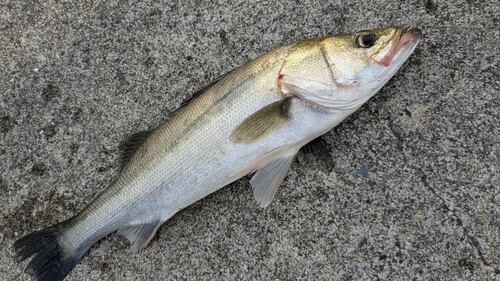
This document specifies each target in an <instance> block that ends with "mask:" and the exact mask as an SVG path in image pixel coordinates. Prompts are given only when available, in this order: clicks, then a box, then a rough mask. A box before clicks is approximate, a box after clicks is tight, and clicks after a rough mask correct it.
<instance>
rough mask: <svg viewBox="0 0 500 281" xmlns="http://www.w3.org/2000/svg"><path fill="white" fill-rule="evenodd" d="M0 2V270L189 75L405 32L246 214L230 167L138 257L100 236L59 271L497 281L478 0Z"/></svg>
mask: <svg viewBox="0 0 500 281" xmlns="http://www.w3.org/2000/svg"><path fill="white" fill-rule="evenodd" d="M254 2H256V3H255V4H250V3H247V2H244V1H144V2H143V1H132V0H130V1H100V2H95V3H94V2H89V1H53V0H48V1H8V0H4V1H1V4H0V138H1V139H0V173H1V177H0V205H1V206H2V208H1V211H0V226H1V229H2V230H1V231H0V243H1V247H0V280H27V279H29V276H28V275H26V274H23V268H24V266H25V264H22V265H18V264H16V263H15V262H14V260H13V251H12V248H11V244H12V242H13V241H14V240H15V239H16V238H19V237H20V236H21V235H23V234H26V233H28V232H31V231H33V230H36V229H40V228H43V227H46V226H49V225H52V224H54V223H57V222H59V221H61V220H64V219H65V218H68V217H70V216H71V215H72V214H75V213H76V212H78V211H79V210H81V209H82V208H83V207H84V206H85V205H86V204H88V203H89V202H90V201H91V200H92V199H93V198H94V197H95V196H96V194H97V193H98V192H100V191H101V190H103V189H104V188H105V187H106V186H107V185H108V184H109V183H110V182H112V181H113V178H114V177H115V176H116V174H117V173H118V170H119V166H120V164H119V148H118V146H119V143H120V141H121V140H122V139H124V138H125V136H127V135H129V134H130V133H133V132H136V131H139V130H142V129H146V128H151V127H154V126H155V125H157V124H159V123H160V122H162V121H163V120H165V118H166V116H167V115H168V112H171V111H173V110H174V109H176V108H177V107H178V106H179V104H180V103H181V102H182V101H183V100H185V99H186V98H187V97H189V96H190V95H191V93H192V92H193V91H194V90H195V89H196V88H198V87H199V86H201V85H203V84H205V83H207V82H209V81H210V80H212V79H214V78H216V77H218V76H219V75H221V74H224V73H225V72H227V71H229V70H231V69H233V68H234V67H236V66H239V65H241V64H243V63H245V62H246V61H248V60H250V59H252V58H254V57H256V56H257V55H259V54H261V53H264V52H266V51H268V50H271V49H273V48H275V47H277V46H280V45H282V44H284V43H286V42H291V41H294V40H298V39H303V38H312V37H317V36H322V35H325V34H333V33H340V32H352V31H357V30H360V29H367V28H374V27H379V26H384V25H393V24H398V25H403V26H405V27H407V28H410V27H419V28H422V30H423V34H424V39H423V41H422V42H421V44H420V45H419V46H418V47H417V50H416V52H415V54H414V55H413V56H412V57H411V58H410V59H409V61H408V62H407V63H406V64H405V65H404V66H403V68H402V69H401V71H400V72H399V73H398V74H397V75H396V76H395V77H394V78H393V79H392V80H391V81H390V82H389V83H388V84H387V85H386V86H385V87H384V88H383V89H382V90H381V91H380V93H379V94H378V95H377V96H375V97H374V98H372V99H371V100H370V101H369V102H367V103H366V104H365V105H364V106H363V107H362V108H361V109H360V110H359V111H358V112H357V113H355V114H353V115H352V116H351V117H349V118H348V119H346V120H345V121H344V122H343V123H342V124H341V125H339V126H338V127H336V128H335V129H334V130H333V131H332V132H330V133H328V134H327V135H326V139H327V141H328V143H329V145H330V151H331V154H332V159H333V163H334V167H333V169H332V170H328V169H326V168H325V167H324V166H323V165H322V164H321V162H319V161H317V160H315V159H314V158H311V157H308V156H306V155H300V157H299V160H298V161H296V162H295V163H294V164H293V166H292V169H291V171H290V172H289V174H288V177H287V178H286V180H285V182H284V184H283V186H282V187H281V188H280V189H279V191H278V193H277V195H276V197H275V199H274V201H273V203H272V204H271V205H270V206H269V207H268V208H267V209H264V210H263V209H260V208H259V207H258V206H257V204H256V203H255V202H254V200H253V195H252V192H251V188H250V186H249V182H248V178H243V179H242V180H239V181H237V182H236V183H234V184H231V185H230V186H228V187H226V188H224V189H222V190H221V191H219V192H216V193H215V194H213V195H211V196H209V197H208V198H205V199H203V200H201V201H199V202H197V203H195V204H194V205H192V206H190V207H189V208H187V209H185V210H183V211H181V212H180V213H179V214H178V215H176V216H175V217H173V218H172V219H171V220H169V221H168V222H167V223H165V225H164V226H163V227H161V228H160V231H159V233H158V234H157V235H156V237H155V238H154V239H153V241H152V243H151V244H150V245H149V246H148V247H147V248H146V249H145V250H144V251H143V252H142V253H136V252H133V251H131V250H130V249H129V246H128V242H127V241H126V240H125V239H123V238H122V237H120V236H118V235H116V234H113V235H110V236H108V237H106V238H105V239H103V240H101V241H100V242H99V243H97V244H96V245H94V246H93V247H92V248H91V249H90V251H89V252H88V253H87V255H85V256H84V258H83V259H82V260H81V261H80V263H79V264H78V265H77V266H76V267H75V269H74V270H73V271H72V272H71V273H70V274H69V276H68V278H67V279H68V280H164V279H168V280H206V279H210V280H235V279H236V280H238V279H245V280H247V279H248V280H271V279H273V280H295V279H310V280H316V279H319V280H331V279H335V280H498V279H499V278H500V265H499V264H500V250H499V249H500V237H499V233H500V221H499V213H500V208H499V206H500V187H499V186H500V181H499V179H500V177H499V175H498V173H499V160H498V159H499V156H500V152H499V136H500V129H499V123H500V118H499V114H500V107H499V101H500V99H499V82H498V78H499V53H500V50H499V43H498V38H499V36H500V34H499V30H500V28H499V23H498V18H499V14H500V6H499V5H498V3H494V2H497V1H465V0H457V1H439V0H425V1H424V0H419V1H417V0H412V1H396V0H393V1H391V0H359V1H341V0H336V1H317V2H313V1H290V2H279V3H277V2H275V1H254Z"/></svg>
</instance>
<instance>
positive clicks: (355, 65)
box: [14, 27, 421, 280]
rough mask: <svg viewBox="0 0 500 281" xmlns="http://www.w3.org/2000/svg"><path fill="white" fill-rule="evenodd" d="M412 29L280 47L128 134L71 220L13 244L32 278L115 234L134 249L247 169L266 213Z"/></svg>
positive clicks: (405, 44) (398, 60)
mask: <svg viewBox="0 0 500 281" xmlns="http://www.w3.org/2000/svg"><path fill="white" fill-rule="evenodd" d="M420 39H421V32H420V30H418V29H411V30H409V31H407V32H405V31H404V30H403V29H402V28H401V27H387V28H381V29H374V30H366V31H360V32H356V33H353V34H343V35H335V36H327V37H322V38H317V39H311V40H304V41H298V42H294V43H290V44H287V45H285V46H282V47H280V48H277V49H275V50H273V51H270V52H268V53H266V54H264V55H261V56H260V57H258V58H256V59H254V60H252V61H250V62H248V63H247V64H245V65H243V66H241V67H239V68H237V69H235V70H233V71H232V72H230V73H228V74H227V75H225V76H223V77H222V78H221V79H218V80H217V81H215V82H214V83H212V84H211V85H209V86H207V87H205V88H204V89H202V90H201V91H200V94H199V95H198V96H197V97H195V98H194V99H192V101H191V102H190V103H189V104H187V105H186V106H185V107H183V108H181V109H180V110H178V111H177V112H176V113H175V114H174V115H173V117H172V118H171V119H170V120H168V121H167V122H165V123H163V124H162V125H160V126H159V127H158V128H156V129H155V130H153V131H149V132H142V133H138V134H135V135H133V136H132V137H131V138H130V140H129V142H128V148H127V149H126V151H125V156H124V157H125V158H126V160H127V164H125V166H124V167H123V169H122V171H121V173H120V174H119V175H118V177H117V179H116V181H115V182H114V183H113V184H111V185H110V186H109V187H108V188H107V189H105V190H104V191H103V192H102V193H101V194H100V195H99V196H98V197H97V198H96V199H95V200H94V201H93V202H92V203H90V204H89V205H88V206H87V207H86V208H85V209H83V210H82V211H81V212H80V213H78V214H77V215H75V216H73V217H71V218H69V219H68V220H66V221H63V222H61V223H59V224H57V225H54V226H51V227H48V228H46V229H43V230H40V231H35V232H33V233H31V234H28V235H26V236H23V237H21V238H20V239H19V240H17V241H16V242H14V248H15V250H16V254H17V258H18V259H19V261H22V260H25V259H27V258H30V257H31V261H30V262H29V264H28V265H27V267H26V269H27V272H28V273H30V274H31V275H33V276H34V278H35V279H38V280H62V279H64V278H65V276H66V275H67V274H68V273H69V272H70V271H71V269H72V268H73V267H74V266H75V265H76V264H77V263H78V261H79V260H80V259H81V257H82V256H83V255H84V254H85V253H86V252H87V250H88V249H89V247H90V246H91V245H92V244H94V243H95V242H97V241H98V240H99V239H101V238H103V237H105V236H107V235H108V234H110V233H112V232H115V231H117V232H118V234H120V235H123V236H125V237H126V238H127V239H128V240H129V241H130V243H131V245H132V247H133V248H136V249H143V248H144V247H146V245H147V244H148V242H149V241H150V240H151V238H152V237H153V236H154V235H155V233H156V231H157V229H158V228H159V227H160V226H161V225H162V223H164V222H165V221H166V220H168V219H169V218H170V217H172V216H173V215H174V214H175V213H177V212H178V211H180V210H182V209H183V208H185V207H187V206H189V205H191V204H192V203H194V202H196V201H197V200H199V199H201V198H203V197H205V196H207V195H209V194H210V193H212V192H214V191H216V190H218V189H220V188H222V187H224V186H226V185H228V184H229V183H231V182H233V181H236V180H237V179H239V178H241V177H242V176H244V175H246V174H248V173H251V172H254V171H255V174H254V176H253V178H252V179H251V181H250V183H251V185H252V187H253V192H254V197H255V199H256V200H257V202H258V204H259V205H260V206H261V207H266V206H268V205H269V204H270V203H271V200H272V199H273V197H274V194H275V193H276V191H277V189H278V186H279V185H280V184H281V182H282V181H283V179H284V177H285V175H286V173H287V170H288V169H289V167H290V165H291V163H292V161H293V160H294V157H295V155H296V154H297V152H298V151H299V149H300V148H301V147H303V146H304V145H306V144H307V143H309V142H311V141H312V140H314V139H315V138H317V137H318V136H321V135H322V134H324V133H326V132H328V131H329V130H331V129H332V128H333V127H335V126H336V125H337V124H339V123H340V122H341V121H342V120H343V119H344V118H346V117H347V116H349V115H350V114H351V113H353V112H354V111H356V110H357V109H358V108H360V107H361V106H362V105H363V104H364V103H365V102H366V101H367V100H368V99H370V97H372V96H373V95H374V94H375V93H376V92H377V91H378V90H379V89H380V88H381V87H382V86H383V85H384V84H385V83H386V82H387V81H388V80H389V79H390V78H391V77H392V76H393V75H394V74H395V73H396V71H397V70H398V69H399V68H400V67H401V65H402V64H403V63H404V62H405V61H406V59H407V58H408V57H409V56H410V54H411V53H412V52H413V50H414V49H415V47H416V45H417V44H418V42H419V41H420Z"/></svg>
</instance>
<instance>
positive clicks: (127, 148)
mask: <svg viewBox="0 0 500 281" xmlns="http://www.w3.org/2000/svg"><path fill="white" fill-rule="evenodd" d="M153 132H154V129H151V130H146V131H141V132H138V133H135V134H132V135H130V136H129V137H128V138H127V139H126V140H125V141H124V142H123V143H122V144H121V145H120V148H121V150H122V159H121V160H122V167H124V166H125V165H126V164H127V163H128V162H129V161H130V158H132V156H133V155H134V153H135V152H136V151H137V149H139V147H141V145H142V144H143V143H144V142H145V141H146V139H147V138H148V137H149V136H150V135H151V133H153Z"/></svg>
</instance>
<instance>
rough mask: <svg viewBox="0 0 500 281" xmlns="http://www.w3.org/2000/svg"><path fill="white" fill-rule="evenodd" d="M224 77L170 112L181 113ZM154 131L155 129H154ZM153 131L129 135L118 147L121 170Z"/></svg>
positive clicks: (204, 86) (173, 113)
mask: <svg viewBox="0 0 500 281" xmlns="http://www.w3.org/2000/svg"><path fill="white" fill-rule="evenodd" d="M224 76H225V75H222V76H220V77H219V78H217V79H215V80H214V81H212V82H210V83H207V84H205V85H203V86H202V87H201V88H200V89H199V90H198V91H196V92H195V93H194V94H193V95H192V96H191V97H190V98H188V99H186V100H185V101H183V102H182V103H181V105H180V106H179V108H178V109H176V110H175V111H174V112H172V115H175V114H176V113H177V112H179V111H181V110H182V109H183V108H184V107H186V106H187V105H188V104H189V103H191V101H193V100H194V99H196V98H197V97H199V96H200V95H201V94H203V93H204V92H205V91H206V90H207V89H208V88H210V87H211V86H212V85H214V84H215V83H217V82H219V81H220V80H221V79H222V78H223V77H224ZM155 129H156V128H155ZM155 129H150V130H145V131H140V132H137V133H134V134H132V135H130V136H129V137H128V138H127V139H126V140H125V141H124V142H122V144H121V145H120V150H121V151H122V157H121V163H122V168H123V167H124V166H125V165H127V163H128V162H129V161H130V159H131V158H132V156H133V155H134V153H135V152H136V151H137V150H138V149H139V148H140V147H141V145H142V144H143V143H144V142H145V141H146V140H147V139H148V137H149V136H150V135H151V134H152V133H153V132H154V131H155Z"/></svg>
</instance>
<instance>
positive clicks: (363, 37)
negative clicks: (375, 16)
mask: <svg viewBox="0 0 500 281" xmlns="http://www.w3.org/2000/svg"><path fill="white" fill-rule="evenodd" d="M355 40H356V45H357V46H358V47H361V48H370V47H371V46H373V45H374V44H375V41H376V40H375V36H374V35H373V34H371V33H369V32H366V31H362V32H358V33H357V34H356V38H355Z"/></svg>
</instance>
